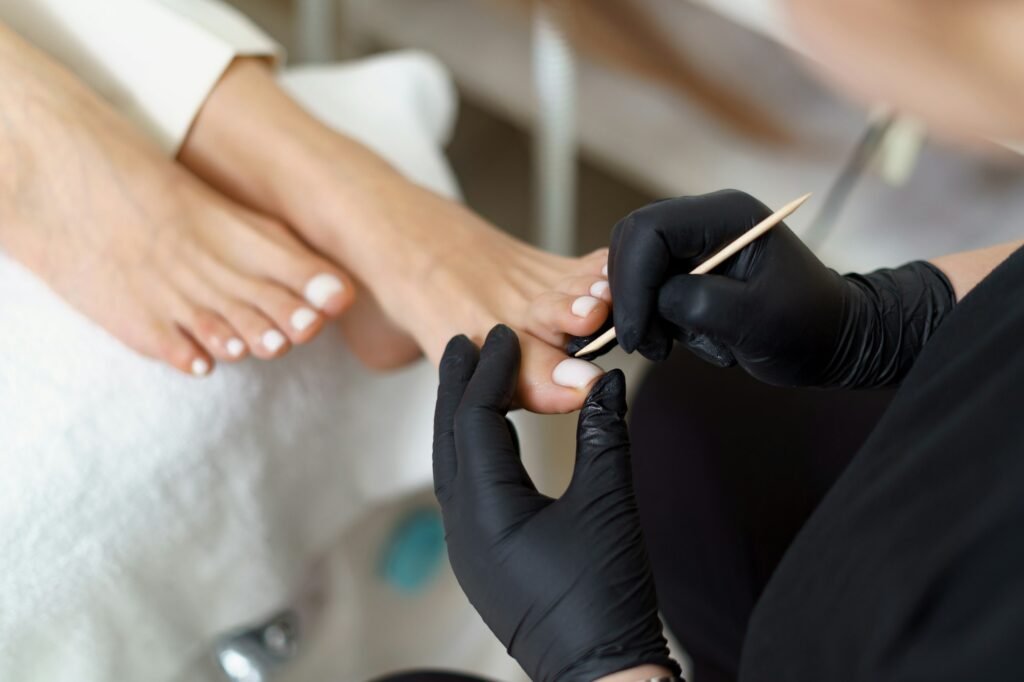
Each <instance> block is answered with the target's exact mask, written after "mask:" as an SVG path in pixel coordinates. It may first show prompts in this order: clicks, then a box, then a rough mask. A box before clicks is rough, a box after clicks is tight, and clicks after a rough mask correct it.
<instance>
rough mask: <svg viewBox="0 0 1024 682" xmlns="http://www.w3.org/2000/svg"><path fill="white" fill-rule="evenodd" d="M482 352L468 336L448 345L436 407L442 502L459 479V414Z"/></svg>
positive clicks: (438, 486)
mask: <svg viewBox="0 0 1024 682" xmlns="http://www.w3.org/2000/svg"><path fill="white" fill-rule="evenodd" d="M479 356H480V354H479V351H477V348H476V346H474V345H473V342H472V341H470V340H469V339H468V338H466V337H465V336H462V335H459V336H456V337H455V338H453V339H452V340H451V341H449V342H448V346H447V347H446V348H445V350H444V355H443V356H442V357H441V367H440V370H439V373H440V376H441V381H440V384H439V385H438V387H437V404H436V406H435V408H434V493H435V494H436V495H437V497H438V500H440V499H441V496H442V493H443V491H444V490H445V489H446V488H447V486H448V485H449V484H450V483H451V481H452V479H454V478H455V473H456V471H457V462H456V455H455V452H456V451H455V413H456V411H457V410H458V409H459V403H460V402H462V396H463V394H464V393H465V392H466V386H468V385H469V380H470V377H472V376H473V370H474V369H476V365H477V361H478V360H479Z"/></svg>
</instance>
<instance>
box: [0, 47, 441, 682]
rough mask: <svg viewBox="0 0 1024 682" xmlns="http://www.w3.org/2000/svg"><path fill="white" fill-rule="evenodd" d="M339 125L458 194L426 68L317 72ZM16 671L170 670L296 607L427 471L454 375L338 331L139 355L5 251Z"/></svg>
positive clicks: (315, 81) (7, 607)
mask: <svg viewBox="0 0 1024 682" xmlns="http://www.w3.org/2000/svg"><path fill="white" fill-rule="evenodd" d="M283 82H284V83H285V85H286V86H287V87H288V88H289V89H290V90H292V91H293V92H294V93H295V94H296V96H297V97H299V98H300V99H301V100H303V101H304V102H305V103H306V104H307V106H310V107H311V108H313V109H314V110H315V111H316V113H317V114H318V115H320V116H322V117H324V118H325V119H326V120H327V121H328V122H329V123H330V124H332V125H334V126H336V127H338V128H341V129H344V130H347V131H349V132H350V133H352V134H353V135H355V136H357V137H358V138H359V139H361V140H362V141H364V142H365V143H367V144H368V145H370V146H371V147H373V148H375V149H377V150H378V151H380V152H381V153H382V154H384V155H385V156H386V157H387V158H388V159H389V160H390V161H391V162H392V163H394V164H395V165H396V166H398V167H399V168H401V169H402V170H403V171H405V172H406V173H408V174H409V175H410V176H411V177H413V178H414V179H416V180H417V181H419V182H421V183H423V184H425V185H427V186H430V187H432V188H433V189H435V190H438V191H440V192H445V193H447V194H449V195H454V194H455V192H456V188H455V183H454V181H453V179H452V175H451V173H450V171H449V170H448V167H447V165H446V164H445V161H444V158H443V156H442V154H441V153H440V150H439V148H440V145H441V144H442V142H443V140H444V137H445V136H446V135H447V133H448V131H449V129H450V127H451V123H452V118H453V111H454V106H455V103H454V97H453V93H452V89H451V85H450V83H449V82H448V80H447V78H446V76H445V73H444V71H443V69H441V68H440V67H439V66H438V65H437V64H436V63H435V62H434V61H432V60H431V59H430V58H429V57H426V56H423V55H418V54H408V53H406V54H402V55H396V56H387V57H382V58H376V59H371V60H367V61H365V62H360V63H356V64H352V65H348V66H343V67H331V68H318V69H306V70H300V71H297V72H294V73H289V74H285V75H284V76H283ZM0 292H2V294H0V325H2V330H3V331H2V332H0V358H3V359H2V361H0V679H2V680H19V681H21V682H31V681H32V680H47V681H48V682H49V681H53V680H75V681H76V682H80V681H88V680H146V681H147V682H148V681H150V680H165V679H170V678H171V677H173V676H174V675H176V674H177V673H179V672H180V670H181V668H182V666H183V665H184V664H185V663H186V662H187V661H189V660H191V659H192V658H194V657H195V656H197V655H199V653H200V652H201V651H203V650H205V649H206V648H207V647H208V646H209V642H210V640H211V639H212V638H213V637H214V636H215V635H217V634H218V633H221V632H223V631H224V630H225V629H228V628H232V627H236V626H238V625H239V624H244V623H248V622H252V621H254V620H259V619H260V618H262V617H265V616H266V615H267V614H269V613H272V612H273V611H274V610H276V609H278V608H281V607H282V606H285V605H287V603H288V601H289V599H290V598H291V596H292V593H293V591H294V590H295V589H296V586H297V585H298V584H299V583H301V581H302V578H303V576H304V574H305V572H306V571H307V570H308V563H309V561H310V558H311V557H316V556H318V555H320V554H323V553H324V552H326V551H327V550H328V549H329V548H330V547H332V546H333V544H334V543H336V541H337V539H338V537H339V536H340V535H341V534H342V533H343V532H344V531H345V529H346V527H347V526H348V525H349V524H351V523H352V522H353V520H355V519H356V518H357V517H358V516H359V515H360V514H362V513H365V511H366V510H367V508H368V507H370V506H371V505H374V504H377V503H380V502H383V501H386V500H391V499H394V498H396V497H398V496H401V495H404V494H406V493H408V492H410V491H414V490H423V489H424V488H425V487H427V486H429V481H430V468H431V467H430V442H431V435H430V434H431V423H430V422H431V412H432V405H433V394H434V388H435V374H434V371H433V369H432V368H431V367H429V366H426V365H425V364H419V365H416V366H414V367H412V368H410V369H407V370H405V371H402V372H398V373H394V374H389V375H375V374H370V373H368V372H367V371H366V370H364V369H362V368H361V367H360V366H359V364H358V363H357V362H356V361H355V360H354V359H353V358H352V357H351V356H350V355H349V354H348V353H347V352H346V350H345V348H344V346H343V345H342V342H341V339H340V338H339V337H338V336H337V335H336V334H335V333H334V332H333V331H332V330H330V329H328V330H326V331H325V332H324V333H323V334H322V335H321V337H320V338H319V339H317V340H316V341H315V342H313V343H311V344H309V345H308V346H303V347H300V348H297V349H295V350H293V351H292V352H291V354H290V355H289V356H288V357H286V358H284V359H282V360H277V361H275V362H272V363H262V362H259V361H255V360H253V361H247V362H243V363H240V364H239V365H235V366H230V365H223V366H221V367H219V368H218V371H217V372H215V373H214V375H213V376H211V377H210V378H208V379H206V380H201V381H200V380H196V379H192V378H189V377H185V376H182V375H180V374H178V373H177V372H175V371H173V370H170V369H168V368H167V367H164V366H163V365H161V364H159V363H156V362H153V361H150V360H147V359H144V358H141V357H138V356H136V355H135V354H133V353H131V352H129V351H127V350H126V349H125V348H124V347H123V346H121V345H120V344H119V343H118V342H117V341H115V340H113V339H112V338H110V337H109V336H108V335H107V334H106V333H105V332H103V331H102V330H100V329H99V328H97V327H96V326H95V325H93V324H92V323H91V322H90V321H88V320H86V319H84V318H83V317H81V316H80V315H78V314H77V313H76V312H74V311H73V310H71V309H70V308H69V307H68V306H66V305H65V304H64V303H63V302H62V301H61V300H60V299H58V298H57V297H56V296H54V295H53V294H52V293H51V292H50V291H49V290H48V289H47V288H46V287H45V286H44V285H43V284H42V283H41V282H39V281H38V280H36V279H35V278H34V277H33V276H31V275H30V274H29V273H28V272H27V271H25V270H24V269H23V268H21V267H20V266H19V265H17V264H15V263H14V262H12V261H10V260H8V259H6V258H4V257H2V256H0Z"/></svg>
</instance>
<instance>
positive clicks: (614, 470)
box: [569, 369, 631, 496]
mask: <svg viewBox="0 0 1024 682" xmlns="http://www.w3.org/2000/svg"><path fill="white" fill-rule="evenodd" d="M629 467H630V462H629V431H628V429H627V427H626V379H625V376H624V375H623V374H622V371H621V370H617V369H616V370H612V371H611V372H608V374H606V375H605V376H604V377H603V378H602V379H601V380H600V381H599V382H598V383H597V385H595V386H594V389H593V390H592V391H591V392H590V395H589V396H587V401H586V402H585V403H584V404H583V409H582V410H580V418H579V423H578V425H577V428H576V468H575V470H574V471H573V477H572V482H571V483H570V485H569V489H570V490H573V489H575V490H576V491H577V494H586V495H587V496H600V495H604V494H607V493H608V492H610V491H612V490H615V489H618V488H619V487H621V486H623V485H629V484H630V481H631V478H630V471H629Z"/></svg>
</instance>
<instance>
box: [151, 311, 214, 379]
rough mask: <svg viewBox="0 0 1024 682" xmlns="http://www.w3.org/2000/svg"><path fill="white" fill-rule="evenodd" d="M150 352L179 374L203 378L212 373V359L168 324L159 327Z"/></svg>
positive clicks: (192, 340)
mask: <svg viewBox="0 0 1024 682" xmlns="http://www.w3.org/2000/svg"><path fill="white" fill-rule="evenodd" d="M152 348H153V350H152V352H150V353H148V354H149V355H152V356H154V357H156V358H157V359H159V360H163V361H164V362H166V363H167V364H168V365H170V366H171V367H174V368H175V369H177V370H178V371H180V372H184V373H185V374H189V375H191V376H194V377H205V376H207V375H208V374H209V373H210V372H212V371H213V358H212V357H210V354H209V353H207V352H206V351H205V350H204V349H203V347H202V346H200V345H199V343H197V342H196V341H195V340H194V339H192V338H191V337H190V336H189V334H188V333H187V332H186V331H185V330H184V329H182V328H180V327H178V326H176V325H173V324H171V323H168V324H166V325H159V326H158V327H157V331H156V338H155V340H154V345H153V347H152Z"/></svg>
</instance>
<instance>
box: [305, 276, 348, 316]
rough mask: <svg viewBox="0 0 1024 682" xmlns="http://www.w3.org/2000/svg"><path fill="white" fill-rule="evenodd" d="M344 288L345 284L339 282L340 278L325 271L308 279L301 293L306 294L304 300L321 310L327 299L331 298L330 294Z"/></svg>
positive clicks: (332, 294)
mask: <svg viewBox="0 0 1024 682" xmlns="http://www.w3.org/2000/svg"><path fill="white" fill-rule="evenodd" d="M344 288H345V285H344V284H342V283H341V280H340V279H338V278H337V277H335V276H334V275H331V274H328V273H326V272H325V273H322V274H319V275H317V276H316V277H314V278H313V279H311V280H309V282H307V283H306V290H305V291H304V292H303V293H304V294H305V296H306V300H307V301H309V302H310V303H311V304H312V305H313V306H314V307H315V308H319V309H320V310H323V309H324V306H325V305H327V301H329V300H331V297H332V296H334V295H335V294H337V293H339V292H340V291H342V290H343V289H344Z"/></svg>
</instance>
